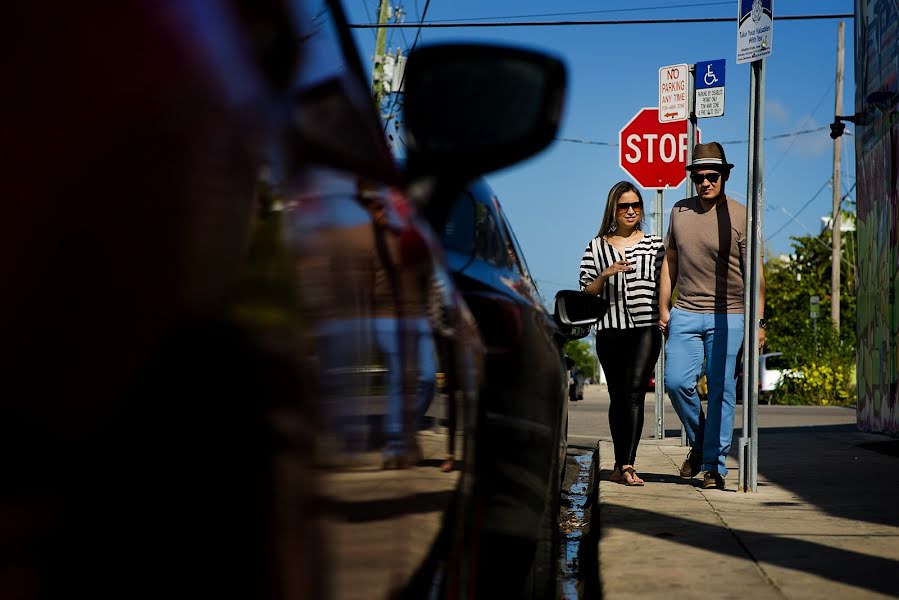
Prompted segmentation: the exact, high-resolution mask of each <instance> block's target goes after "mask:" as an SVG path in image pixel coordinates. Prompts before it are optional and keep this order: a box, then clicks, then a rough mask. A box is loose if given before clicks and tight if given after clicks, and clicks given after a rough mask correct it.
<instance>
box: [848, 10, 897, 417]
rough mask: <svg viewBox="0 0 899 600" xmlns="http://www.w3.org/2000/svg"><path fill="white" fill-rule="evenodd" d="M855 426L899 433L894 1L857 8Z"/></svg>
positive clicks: (895, 18) (895, 36)
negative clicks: (898, 404) (856, 408)
mask: <svg viewBox="0 0 899 600" xmlns="http://www.w3.org/2000/svg"><path fill="white" fill-rule="evenodd" d="M855 15H856V18H855V74H856V75H855V76H856V86H855V112H856V115H857V116H856V119H857V123H856V128H855V150H856V157H857V161H858V164H857V167H856V172H857V177H858V179H857V187H858V205H857V211H858V215H857V224H856V226H857V234H858V269H857V273H858V287H857V289H858V311H857V325H856V326H857V331H858V371H857V373H858V425H859V428H860V429H862V430H864V431H878V432H884V433H889V434H892V435H899V407H897V400H899V399H897V395H899V385H897V384H899V351H897V344H899V302H896V288H897V287H899V286H897V284H899V252H897V249H899V189H897V187H899V181H897V173H899V3H897V2H895V1H894V0H856V3H855Z"/></svg>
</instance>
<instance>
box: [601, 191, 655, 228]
mask: <svg viewBox="0 0 899 600" xmlns="http://www.w3.org/2000/svg"><path fill="white" fill-rule="evenodd" d="M627 192H633V193H635V194H636V195H637V199H638V200H639V201H640V207H641V208H642V207H643V196H641V195H640V190H638V189H637V186H635V185H634V184H633V183H631V182H630V181H619V182H618V183H616V184H615V185H613V186H612V189H610V190H609V198H608V200H606V212H605V214H603V216H602V225H600V226H599V231H598V232H597V233H596V237H603V236H606V235H609V234H610V233H612V232H613V231H615V229H616V228H617V227H618V221H617V220H616V219H615V217H616V215H617V214H618V199H619V198H621V196H623V195H624V194H625V193H627ZM645 216H646V211H642V210H641V211H640V220H639V221H637V229H643V219H644V218H645Z"/></svg>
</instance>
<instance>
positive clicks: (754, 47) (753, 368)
mask: <svg viewBox="0 0 899 600" xmlns="http://www.w3.org/2000/svg"><path fill="white" fill-rule="evenodd" d="M771 1H772V0H738V4H737V6H738V16H737V64H740V63H745V62H751V63H752V64H751V67H752V71H751V72H750V78H749V160H748V169H747V176H746V180H747V185H746V187H747V190H746V199H747V201H746V256H747V258H748V261H747V262H748V263H749V269H748V272H746V273H744V274H743V282H744V285H743V287H744V305H745V311H746V312H745V317H746V318H745V319H744V325H743V348H744V349H746V350H748V351H744V352H743V373H744V377H743V390H742V391H743V399H744V400H743V432H742V435H741V437H740V448H739V456H740V490H741V491H743V492H757V491H758V451H759V440H758V410H759V396H758V378H759V345H758V332H759V317H760V315H759V307H760V301H761V298H760V294H759V292H760V281H761V279H760V271H761V261H760V260H759V257H760V255H761V244H762V222H761V218H762V208H763V205H764V197H763V195H762V191H763V189H764V164H765V161H764V148H763V146H762V135H763V131H764V123H765V61H764V58H765V57H767V56H769V55H770V54H771V40H772V36H773V25H774V14H773V13H772V11H771Z"/></svg>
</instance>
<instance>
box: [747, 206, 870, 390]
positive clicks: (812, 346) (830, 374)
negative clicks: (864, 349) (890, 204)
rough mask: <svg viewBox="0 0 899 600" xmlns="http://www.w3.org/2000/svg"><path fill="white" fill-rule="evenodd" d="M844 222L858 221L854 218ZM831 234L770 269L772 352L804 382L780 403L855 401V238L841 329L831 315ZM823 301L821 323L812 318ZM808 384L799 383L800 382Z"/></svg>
mask: <svg viewBox="0 0 899 600" xmlns="http://www.w3.org/2000/svg"><path fill="white" fill-rule="evenodd" d="M844 218H848V219H849V220H853V218H854V217H853V215H851V214H849V215H847V216H846V217H844ZM830 235H831V234H830V231H829V230H826V229H825V230H824V231H822V232H821V233H820V234H819V235H817V236H812V235H808V236H800V237H794V238H792V246H793V254H792V255H790V256H789V257H785V258H769V259H768V260H767V261H766V264H765V283H766V285H765V316H766V320H767V322H768V328H767V330H766V350H768V351H773V352H783V353H784V356H785V358H786V359H787V361H789V364H790V367H791V368H792V369H794V370H795V371H796V372H797V373H798V374H801V377H794V378H792V379H790V378H787V379H785V382H784V385H782V386H781V387H780V388H779V389H778V391H777V393H776V394H775V401H780V402H790V403H796V402H802V403H816V404H829V403H843V402H846V401H847V400H848V399H849V398H851V397H852V394H851V393H850V391H851V390H850V388H851V386H852V385H853V381H854V370H855V307H856V291H855V248H856V243H855V232H854V231H851V232H844V243H843V245H842V257H841V261H840V267H841V273H840V278H841V284H840V285H841V288H840V299H839V301H840V323H841V327H840V330H839V332H837V331H836V330H835V329H834V327H833V325H832V323H831V320H830V318H829V315H830V305H831V301H832V299H831V296H830V272H831V252H830ZM812 296H818V298H819V299H820V305H819V307H818V315H819V316H818V318H817V319H812V318H811V316H810V298H811V297H812ZM800 379H801V380H803V381H799V380H800Z"/></svg>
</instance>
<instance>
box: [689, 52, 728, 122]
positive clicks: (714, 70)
mask: <svg viewBox="0 0 899 600" xmlns="http://www.w3.org/2000/svg"><path fill="white" fill-rule="evenodd" d="M725 64H726V61H725V60H724V59H723V58H720V59H718V60H708V61H705V62H698V63H696V65H695V66H694V71H693V72H694V73H695V84H694V88H695V94H696V97H695V99H694V100H695V101H694V103H693V106H694V111H693V112H694V113H695V114H696V116H697V118H700V119H701V118H707V117H721V116H724V71H725V69H724V67H725Z"/></svg>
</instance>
